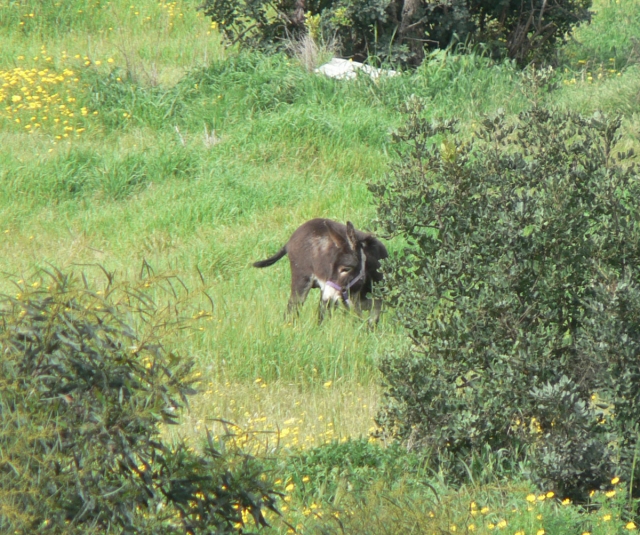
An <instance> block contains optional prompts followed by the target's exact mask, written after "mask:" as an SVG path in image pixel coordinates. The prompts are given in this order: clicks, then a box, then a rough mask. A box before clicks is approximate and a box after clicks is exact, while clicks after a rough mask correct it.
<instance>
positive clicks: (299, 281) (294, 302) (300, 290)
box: [287, 275, 312, 316]
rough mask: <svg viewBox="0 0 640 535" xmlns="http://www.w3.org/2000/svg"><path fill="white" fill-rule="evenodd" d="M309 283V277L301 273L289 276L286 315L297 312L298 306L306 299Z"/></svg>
mask: <svg viewBox="0 0 640 535" xmlns="http://www.w3.org/2000/svg"><path fill="white" fill-rule="evenodd" d="M311 285H312V282H311V278H310V277H304V276H301V275H298V276H296V275H293V276H292V277H291V296H290V297H289V304H288V305H287V315H288V316H291V315H293V314H297V313H298V308H300V307H301V306H302V305H303V304H304V302H305V300H306V299H307V295H308V294H309V290H310V289H311Z"/></svg>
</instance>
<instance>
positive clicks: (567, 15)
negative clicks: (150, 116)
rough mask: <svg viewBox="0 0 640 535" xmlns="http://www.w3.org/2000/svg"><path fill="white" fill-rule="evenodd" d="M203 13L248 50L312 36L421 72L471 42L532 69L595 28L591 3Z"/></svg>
mask: <svg viewBox="0 0 640 535" xmlns="http://www.w3.org/2000/svg"><path fill="white" fill-rule="evenodd" d="M202 7H203V9H204V11H205V13H206V14H207V15H209V16H211V17H212V19H213V20H214V21H215V22H217V23H218V24H219V25H220V27H221V29H222V31H223V33H224V34H225V36H226V37H227V39H228V40H229V41H231V42H233V43H236V42H240V43H242V44H244V45H246V46H248V47H259V48H262V49H277V48H283V47H285V46H286V41H287V39H290V38H296V37H298V36H299V35H301V34H303V33H305V32H309V33H310V34H311V35H312V36H314V38H315V37H316V36H322V37H323V38H324V39H325V40H331V39H336V40H337V41H338V43H339V45H340V50H341V53H342V54H343V55H344V56H349V57H354V58H356V59H364V58H367V57H370V56H375V57H377V58H379V59H383V60H385V59H386V60H392V61H394V62H395V61H400V62H402V63H410V64H417V63H420V62H421V61H422V60H423V59H424V51H425V48H428V49H433V48H444V47H447V46H449V45H451V44H453V43H455V42H468V41H471V42H474V43H482V44H483V45H485V46H487V47H488V49H489V51H490V52H491V53H492V54H494V55H498V56H508V57H509V58H511V59H515V60H517V61H518V62H519V63H527V62H529V61H532V60H540V59H544V58H546V57H548V56H549V55H550V54H551V53H552V52H553V51H554V49H555V47H556V46H557V44H558V43H560V42H564V41H565V40H566V38H567V36H568V35H570V34H571V31H572V30H573V28H574V27H575V26H576V25H578V24H580V23H581V22H584V21H587V20H589V18H590V14H589V11H588V9H589V7H591V0H554V1H552V2H547V1H546V0H536V1H535V2H531V3H520V2H492V1H489V0H474V1H472V2H468V1H463V0H452V1H451V0H446V1H445V0H439V1H436V2H433V1H427V0H309V1H305V0H278V1H276V2H271V1H267V0H243V1H242V2H238V1H236V0H205V2H204V4H203V6H202ZM314 34H317V35H314Z"/></svg>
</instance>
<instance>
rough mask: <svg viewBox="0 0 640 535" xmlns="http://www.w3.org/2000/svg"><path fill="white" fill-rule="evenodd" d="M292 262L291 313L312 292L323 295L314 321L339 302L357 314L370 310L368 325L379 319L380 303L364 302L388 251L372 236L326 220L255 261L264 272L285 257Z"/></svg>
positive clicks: (308, 224) (310, 223) (305, 226)
mask: <svg viewBox="0 0 640 535" xmlns="http://www.w3.org/2000/svg"><path fill="white" fill-rule="evenodd" d="M287 254H288V255H289V262H290V263H291V297H290V298H289V307H288V311H289V313H292V312H295V311H296V309H297V308H298V306H300V305H302V304H303V303H304V301H305V299H306V298H307V294H308V293H309V290H310V289H311V288H319V289H320V292H321V296H320V307H319V310H318V314H319V316H318V320H319V321H322V319H323V317H324V313H325V311H326V309H327V307H328V306H330V305H337V304H338V303H339V302H342V303H343V304H344V305H345V307H347V308H350V306H351V304H352V302H353V306H354V308H355V310H356V312H358V313H360V311H361V310H364V309H371V310H372V312H371V317H370V321H372V322H375V321H377V320H378V317H379V315H380V302H379V300H377V299H376V300H375V301H374V300H372V299H368V298H367V294H368V293H369V292H371V286H372V283H373V282H380V281H381V280H382V274H381V273H380V272H379V271H378V269H379V268H380V260H382V259H383V258H387V256H389V255H388V253H387V249H386V247H385V246H384V245H383V244H382V242H380V240H378V239H377V238H376V237H375V236H373V235H372V234H367V233H365V232H360V231H359V230H356V229H355V228H354V227H353V225H352V224H351V222H350V221H349V222H347V224H346V226H345V225H343V224H342V223H338V222H337V221H331V220H330V219H312V220H310V221H307V222H306V223H304V224H303V225H301V226H300V227H298V229H297V230H296V231H295V232H294V233H293V234H292V235H291V238H289V241H288V242H287V244H286V245H285V246H284V247H283V248H282V249H280V250H279V251H278V252H277V253H276V254H274V255H273V256H272V257H270V258H267V259H266V260H262V261H260V262H256V263H255V264H253V265H254V267H257V268H263V267H267V266H271V265H273V264H275V263H276V262H277V261H278V260H280V259H281V258H282V257H283V256H284V255H287Z"/></svg>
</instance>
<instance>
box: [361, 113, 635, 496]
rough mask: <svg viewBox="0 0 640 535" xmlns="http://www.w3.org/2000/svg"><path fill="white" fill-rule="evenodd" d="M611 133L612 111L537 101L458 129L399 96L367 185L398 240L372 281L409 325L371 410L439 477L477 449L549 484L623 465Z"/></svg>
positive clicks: (623, 314)
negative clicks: (558, 107)
mask: <svg viewBox="0 0 640 535" xmlns="http://www.w3.org/2000/svg"><path fill="white" fill-rule="evenodd" d="M620 137H621V130H620V119H611V118H608V117H605V116H602V115H595V116H594V117H592V118H584V117H582V116H580V115H577V114H574V113H565V112H557V111H556V112H552V111H549V110H545V109H541V108H534V109H532V110H530V111H527V112H524V113H522V114H521V115H520V116H519V117H518V120H517V121H507V120H506V119H505V118H504V117H502V116H499V115H498V116H496V117H494V118H490V119H485V120H484V121H483V122H482V124H481V125H478V127H477V128H476V129H475V130H474V132H473V134H472V135H471V136H469V135H466V136H462V135H460V133H459V132H458V130H457V128H456V125H455V123H453V122H445V123H439V124H431V123H428V122H427V121H425V120H423V119H421V118H420V114H419V107H414V108H413V109H412V112H411V114H410V118H409V121H408V124H407V126H406V127H405V128H403V129H402V130H401V131H400V132H399V133H398V135H397V141H398V142H399V147H400V153H401V157H402V162H401V163H400V164H399V165H398V166H397V167H396V168H395V170H394V173H393V175H392V176H391V177H390V178H389V179H388V181H386V182H382V183H380V184H377V185H374V186H372V188H371V189H372V191H373V192H374V194H375V196H376V198H377V201H378V205H379V208H378V213H379V220H380V224H381V225H382V227H383V228H384V229H385V230H386V231H387V232H390V233H394V234H399V235H402V236H404V237H405V238H406V240H407V242H408V245H407V247H406V248H405V249H404V250H402V251H401V252H400V253H399V254H397V255H395V256H394V257H393V258H392V259H391V260H390V261H389V262H388V263H387V264H386V268H385V270H386V273H385V276H386V279H385V280H386V282H385V290H384V291H385V293H386V298H387V300H389V301H390V302H391V303H392V304H393V305H394V306H395V307H396V311H397V315H398V317H399V319H400V320H401V321H402V323H403V324H404V326H405V328H406V330H407V333H408V334H409V336H410V338H411V340H412V346H411V349H410V350H409V351H408V352H402V353H399V354H395V355H389V356H388V357H387V358H385V359H384V361H383V362H382V372H383V375H384V382H385V385H386V403H385V405H384V407H383V409H382V410H381V412H380V414H379V415H378V422H379V424H380V425H381V426H382V428H383V429H384V431H385V432H386V433H387V434H389V435H392V436H395V437H397V438H398V439H400V440H402V441H403V442H405V443H406V444H407V445H408V446H409V447H411V448H424V449H428V450H430V451H432V452H433V454H434V458H435V459H436V460H437V462H439V463H440V464H441V465H443V466H445V467H448V468H449V469H450V473H451V474H453V475H454V476H455V477H458V478H462V477H464V475H465V473H466V470H467V467H468V466H470V465H471V464H472V463H473V461H474V459H477V458H479V457H481V456H482V454H483V451H484V450H485V449H486V448H487V447H488V448H489V449H490V451H492V452H493V454H497V453H498V452H500V455H501V456H502V458H503V459H504V458H507V459H509V460H511V461H512V462H517V461H521V460H523V459H524V458H528V459H529V460H530V461H531V463H530V466H531V470H532V474H533V476H534V477H535V478H536V480H537V481H539V482H540V483H541V484H542V485H544V486H545V487H546V488H552V489H554V490H556V492H557V493H558V494H560V495H565V496H574V497H580V496H581V495H582V493H583V492H585V491H587V490H589V489H593V488H596V487H597V486H598V485H600V484H602V483H603V482H604V481H605V480H606V479H607V478H609V477H611V476H612V475H613V474H614V473H618V474H623V473H626V474H627V475H631V471H632V468H631V467H632V464H633V458H634V454H635V450H636V445H637V443H638V440H637V438H638V435H637V433H638V430H637V422H638V421H639V420H640V390H638V389H637V384H638V379H639V378H640V285H639V284H640V267H639V266H640V210H639V209H638V204H637V199H638V198H640V176H638V174H637V172H636V169H635V166H634V165H633V164H632V163H631V160H630V158H632V156H633V154H632V152H631V151H629V152H627V153H624V152H622V153H621V152H618V153H616V152H615V150H614V149H615V147H616V144H617V143H618V142H619V140H620ZM465 465H466V466H465ZM636 486H637V484H636Z"/></svg>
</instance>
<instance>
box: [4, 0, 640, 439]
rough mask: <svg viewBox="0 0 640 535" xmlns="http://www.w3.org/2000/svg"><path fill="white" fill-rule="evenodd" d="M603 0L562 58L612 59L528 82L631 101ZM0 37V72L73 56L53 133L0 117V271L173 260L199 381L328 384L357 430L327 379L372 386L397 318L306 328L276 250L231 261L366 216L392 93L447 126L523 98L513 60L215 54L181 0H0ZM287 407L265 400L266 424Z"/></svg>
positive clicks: (239, 386)
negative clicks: (303, 232)
mask: <svg viewBox="0 0 640 535" xmlns="http://www.w3.org/2000/svg"><path fill="white" fill-rule="evenodd" d="M621 2H622V4H617V3H616V4H615V5H614V3H613V2H611V3H607V2H606V1H605V2H601V3H600V5H599V11H600V13H599V15H598V16H596V17H595V18H594V22H593V24H592V26H590V27H585V28H582V29H581V30H580V31H579V32H578V33H577V34H576V39H577V40H578V41H579V42H584V43H590V44H591V46H593V47H596V48H594V50H596V49H597V50H596V52H589V51H588V50H587V49H585V48H581V47H580V46H579V45H577V44H576V45H574V47H575V48H573V49H571V51H572V52H571V53H572V54H574V56H572V58H573V59H571V60H570V61H574V62H576V69H578V63H577V61H578V60H579V59H580V58H582V57H583V56H584V57H587V56H585V55H589V54H593V56H594V57H596V58H600V59H599V60H598V61H604V59H606V60H607V61H608V58H605V56H607V54H609V49H608V48H607V46H608V45H607V44H606V43H609V42H610V41H612V42H613V41H615V42H616V43H617V44H616V45H615V46H616V54H614V56H615V58H616V59H615V63H616V65H617V67H616V69H617V70H616V72H615V73H609V74H610V76H606V77H604V78H602V79H598V77H597V76H595V77H592V78H593V80H591V81H589V80H588V77H587V76H586V71H585V76H584V77H582V76H580V75H579V74H580V73H581V72H582V67H579V69H578V70H575V71H574V70H571V69H568V72H566V73H564V72H561V73H560V74H558V82H559V88H558V89H557V90H555V91H554V92H551V93H549V94H546V93H545V94H544V95H543V98H544V99H546V100H547V101H548V102H552V103H556V104H558V105H561V106H565V107H571V108H573V109H579V110H585V111H589V110H592V109H595V108H598V107H599V108H605V109H610V110H612V111H613V110H620V111H622V112H623V113H626V114H628V115H629V116H630V117H632V116H633V114H634V113H636V112H637V106H638V101H637V89H636V88H637V87H638V86H637V84H638V80H639V79H640V76H639V75H638V72H637V70H635V69H634V68H632V67H627V68H624V69H623V70H622V72H621V71H620V68H621V67H622V64H623V63H624V65H626V64H627V63H630V62H632V57H633V50H634V49H633V46H635V45H633V41H632V39H631V37H632V36H633V33H634V31H635V30H634V28H635V25H636V23H637V17H638V12H639V10H638V9H637V8H636V7H635V5H634V4H632V3H630V2H624V1H623V0H621ZM131 6H133V7H131ZM622 10H626V12H625V14H624V21H625V22H624V26H623V27H624V28H625V30H624V32H622V37H619V36H615V37H607V38H604V37H602V38H601V41H598V39H600V37H598V38H596V37H597V36H604V35H606V36H613V35H614V34H615V32H616V31H617V29H618V27H619V18H620V17H623V14H622ZM31 15H33V16H31ZM21 23H22V24H21ZM590 36H592V37H590ZM598 43H600V44H598ZM0 48H1V49H2V55H0V70H2V72H1V73H0V76H2V77H5V78H6V77H7V76H9V75H8V74H6V73H8V72H9V71H10V70H11V71H12V72H14V71H13V69H18V71H20V72H22V71H23V70H24V71H27V70H30V69H32V68H33V69H36V71H41V70H44V69H49V70H50V71H51V72H52V73H57V74H59V73H61V72H63V71H64V70H65V69H69V70H71V71H73V73H74V74H73V78H74V79H75V78H77V80H78V81H77V83H76V85H74V86H73V95H71V96H72V98H74V99H75V101H74V102H73V103H67V106H68V110H69V113H73V114H74V118H75V119H78V118H82V121H83V122H82V123H81V124H80V123H78V124H77V125H75V126H74V128H75V130H74V131H73V132H72V133H70V134H69V135H68V136H67V137H64V134H62V133H61V132H58V131H57V130H55V129H47V128H45V126H43V127H42V128H40V129H37V131H34V133H28V131H27V129H26V125H25V122H24V121H27V123H30V122H33V123H35V122H38V123H39V124H42V125H45V122H44V121H45V120H44V119H42V117H43V116H44V112H43V111H42V110H39V111H38V115H37V120H35V121H31V117H30V115H31V113H30V111H29V110H30V109H22V110H21V111H19V114H23V115H19V117H18V116H17V115H11V117H9V116H8V115H6V116H2V117H0V146H2V151H0V244H1V246H2V250H3V255H2V256H1V257H0V270H2V272H3V273H5V274H8V277H5V278H3V279H2V280H0V288H2V289H3V290H9V289H10V287H11V285H10V279H11V277H14V278H16V277H18V278H24V277H25V276H29V274H30V273H33V271H34V270H35V269H36V268H37V267H39V266H44V265H47V264H49V263H51V264H54V265H58V266H61V267H62V266H65V265H72V264H94V263H100V264H101V265H103V266H104V267H105V268H106V269H108V270H111V271H117V272H119V273H120V275H121V276H124V277H135V276H137V274H138V272H139V270H140V266H141V265H142V264H143V262H148V263H149V264H150V265H152V266H153V267H154V268H155V269H156V270H158V271H169V272H172V273H175V274H176V275H178V276H179V277H180V278H181V280H183V281H184V283H185V285H186V286H187V287H188V288H190V289H191V291H193V292H206V293H207V294H208V295H209V297H210V298H211V301H209V299H208V298H205V297H204V293H202V294H201V297H200V298H198V299H197V300H196V302H194V305H193V306H194V310H193V311H191V312H192V313H197V312H198V311H199V310H200V309H203V310H206V311H207V313H210V314H211V316H210V317H209V318H210V319H208V320H203V321H202V323H201V325H202V330H196V331H194V332H189V333H185V334H184V336H182V337H181V338H179V339H176V340H175V343H176V344H177V345H179V349H180V350H181V351H182V352H191V353H194V354H196V355H197V356H198V358H199V360H200V363H201V365H202V370H203V374H204V377H205V380H206V381H208V382H213V383H214V384H215V385H224V384H226V383H229V385H236V386H235V387H229V388H234V389H236V390H237V391H238V392H244V394H243V395H244V396H245V397H246V399H247V400H248V399H249V397H250V396H252V395H253V394H250V393H249V392H251V389H250V388H249V387H250V386H251V385H254V384H255V381H256V380H258V379H260V380H261V381H264V383H265V384H267V385H268V390H269V392H270V393H271V394H272V395H271V396H267V397H264V398H263V399H262V401H260V402H259V406H258V408H256V409H255V411H254V412H255V413H256V414H258V413H259V414H262V415H265V414H269V412H270V408H269V407H270V405H269V404H271V407H272V408H273V403H274V399H276V398H278V393H281V394H282V398H283V399H293V398H294V397H295V395H299V396H300V397H301V399H303V398H304V399H320V398H322V399H324V400H325V401H327V400H329V401H331V400H333V405H331V406H332V407H333V409H330V408H329V407H330V404H329V405H328V404H326V403H324V402H322V403H320V402H318V403H316V404H315V405H314V406H315V407H316V409H314V410H316V411H319V412H322V411H329V412H331V411H337V413H340V414H342V415H343V416H341V417H340V418H338V420H336V421H341V422H344V427H342V429H339V430H337V431H336V433H337V434H338V435H340V436H346V435H348V434H353V435H358V434H366V433H367V432H368V430H369V428H370V427H371V420H370V417H371V415H372V414H373V410H372V409H371V408H370V407H369V408H368V410H367V411H365V412H366V417H365V416H363V420H362V421H360V423H357V421H356V420H354V419H353V418H350V417H348V414H347V409H346V408H344V409H343V408H341V407H351V405H345V404H344V403H343V402H342V401H341V399H342V398H341V394H338V392H343V393H344V392H349V391H353V390H354V389H357V388H361V389H362V388H364V389H368V390H369V392H370V400H374V399H376V398H377V396H378V390H377V386H376V382H377V371H376V359H377V357H378V356H379V355H381V354H382V353H384V352H385V351H387V348H389V347H391V346H394V345H397V344H399V343H402V334H401V333H400V332H399V330H398V328H397V326H396V325H395V324H394V322H393V320H392V316H391V314H385V315H384V316H383V319H382V321H381V323H380V325H379V326H378V328H377V329H375V330H369V329H368V328H367V327H366V323H365V322H364V321H362V320H361V319H359V318H357V317H354V316H351V315H348V314H345V313H343V312H338V313H337V314H335V315H334V317H332V318H331V319H329V320H328V321H327V322H326V323H325V324H323V325H322V326H320V327H318V326H317V325H316V321H315V306H316V303H317V301H316V300H317V296H316V295H313V294H312V295H311V296H310V298H309V302H308V303H307V304H306V306H305V307H304V308H303V310H302V313H301V316H300V318H298V319H296V320H295V321H292V320H291V319H285V317H284V310H285V304H286V300H287V297H288V292H289V288H288V286H289V270H288V267H287V262H286V260H283V261H281V262H280V263H279V264H277V265H275V266H273V267H271V268H268V269H265V270H256V269H253V268H251V267H250V264H251V262H253V261H255V260H258V259H262V258H265V257H266V256H268V255H270V254H272V253H273V252H274V251H276V250H277V249H278V248H279V247H280V246H282V244H283V243H285V242H286V240H287V239H288V237H289V236H290V235H291V233H292V232H293V231H294V230H295V229H296V228H297V227H298V226H299V225H300V224H301V223H302V222H304V221H305V220H307V219H309V218H312V217H319V216H320V217H330V218H333V219H337V220H340V221H346V220H351V221H353V222H354V223H355V225H356V227H358V228H361V229H365V230H373V229H372V225H371V221H372V219H373V218H374V215H375V208H374V207H373V206H372V204H371V198H370V196H369V193H368V190H367V184H368V183H369V182H371V181H376V180H379V179H381V178H382V177H384V175H385V173H387V172H388V169H389V164H390V163H391V162H392V161H393V159H394V158H395V157H396V156H395V153H394V150H393V146H392V142H391V136H390V133H391V132H392V131H393V129H394V128H396V127H397V126H399V125H400V124H401V123H402V122H403V115H402V109H403V105H404V103H405V102H406V100H407V99H408V98H410V97H412V96H415V97H417V98H421V99H423V100H424V102H425V110H426V114H427V115H428V116H430V117H434V118H435V117H452V116H455V117H458V118H459V119H460V120H461V121H462V122H463V124H465V123H470V122H472V121H474V120H477V119H478V117H479V116H480V115H481V114H483V113H493V112H495V111H496V110H498V109H500V108H502V109H504V110H505V111H506V112H507V113H516V112H517V111H519V110H521V109H522V108H524V107H526V106H528V105H530V100H531V93H530V88H529V87H528V86H527V82H526V80H525V78H524V77H523V76H522V75H521V73H520V72H519V71H518V70H517V69H516V68H515V66H514V65H512V64H511V63H509V62H496V61H493V60H491V59H490V58H487V57H485V56H483V55H482V54H473V53H471V54H457V53H454V52H438V53H435V54H433V55H432V56H431V57H430V58H429V61H427V62H425V63H424V64H423V66H422V67H420V68H419V69H418V70H416V71H415V72H405V73H401V75H399V76H395V77H382V78H380V79H377V80H371V79H369V78H367V77H366V76H360V77H358V78H357V79H355V80H352V81H346V80H343V81H338V80H332V79H327V78H324V77H321V76H318V75H316V74H314V73H310V72H308V71H307V70H306V69H304V68H303V67H301V66H300V65H299V64H298V63H297V62H296V61H295V60H293V59H290V58H287V57H285V56H281V55H278V56H273V57H265V56H262V55H258V54H251V53H243V54H236V53H230V52H229V51H225V49H224V48H223V47H222V46H221V45H220V38H219V36H218V35H217V33H216V31H215V30H214V29H212V28H211V24H210V21H208V20H205V18H204V17H203V16H202V15H201V13H200V12H198V11H196V10H195V4H194V3H191V2H186V1H177V2H164V1H161V2H157V1H156V0H153V1H152V0H137V1H136V2H129V1H128V2H124V1H122V0H114V1H111V2H106V1H102V0H100V1H88V0H73V1H71V0H70V1H67V2H54V1H53V0H46V1H43V2H38V3H17V2H9V1H7V0H0ZM585 50H586V51H585ZM580 54H582V56H581V55H580ZM589 57H591V56H589ZM36 58H37V59H36ZM603 58H604V59H603ZM625 58H626V59H625ZM623 59H624V61H623ZM109 60H112V61H109ZM585 64H586V63H585ZM579 65H582V64H579ZM572 69H573V67H572ZM18 71H15V72H18ZM618 73H620V76H618ZM74 83H75V82H74ZM30 87H31V86H30ZM11 88H13V89H11ZM36 88H37V84H34V85H33V91H36V90H37V89H36ZM10 89H11V90H12V91H13V90H14V89H15V90H16V91H19V90H20V87H18V86H15V87H14V86H11V87H10ZM12 94H14V93H11V94H9V93H7V95H8V96H7V98H9V99H10V98H11V95H12ZM33 95H36V93H33ZM3 98H4V97H3ZM634 99H635V100H634ZM21 102H25V101H21ZM29 102H34V101H32V100H31V101H29ZM8 104H9V103H8V102H5V103H3V106H2V107H1V108H0V109H5V108H6V106H7V105H8ZM11 105H13V104H11ZM83 108H84V109H85V110H86V114H85V115H83V113H84V112H83V111H82V110H83ZM25 110H26V111H25ZM27 112H28V114H27ZM12 113H13V112H12ZM49 115H51V113H49ZM49 115H46V116H47V117H48V119H47V120H52V117H53V116H52V115H51V117H49ZM35 116H36V115H34V117H35ZM15 118H21V121H22V122H20V123H16V121H15ZM65 120H66V119H65ZM630 124H632V123H630ZM79 129H82V131H81V132H78V130H79ZM30 130H34V129H30ZM212 131H215V136H216V142H215V143H212V142H211V137H210V135H209V133H210V132H212ZM56 136H59V138H58V137H56ZM388 245H389V248H390V249H391V250H392V251H393V250H395V249H397V248H398V247H400V246H401V245H400V244H397V243H395V242H393V241H391V242H389V243H388ZM211 303H213V304H211ZM329 382H331V383H332V385H333V388H325V387H324V385H325V384H327V383H329ZM358 385H360V386H358ZM214 391H215V388H214ZM304 396H307V397H306V398H305V397H304ZM214 397H215V396H214V394H213V393H212V394H210V397H209V398H207V397H206V396H205V397H204V399H205V400H206V402H204V403H202V404H196V406H195V408H194V411H195V412H194V415H193V418H195V420H200V419H203V418H206V417H208V416H210V415H212V414H213V408H212V407H213V406H214V405H215V404H214V400H213V398H214ZM360 397H362V396H360ZM209 401H210V403H209ZM367 404H368V405H370V403H367ZM242 405H243V403H241V402H240V403H238V406H242ZM244 405H245V406H246V405H247V404H246V403H245V404H244ZM290 405H291V404H290ZM217 406H219V405H217ZM289 409H291V410H289ZM294 409H295V405H294V406H293V408H292V407H289V408H288V409H287V410H286V411H285V409H284V408H283V412H278V411H272V412H273V414H274V418H273V421H274V422H275V423H277V421H278V420H277V419H278V418H279V417H280V416H278V414H280V415H284V414H285V413H286V415H287V418H292V417H293V415H292V414H293V413H292V412H291V411H294V412H295V410H297V409H295V410H294ZM225 410H227V409H225ZM300 410H301V409H300ZM349 410H350V409H349ZM287 411H288V412H287ZM244 412H246V411H236V412H233V411H232V413H229V414H231V415H233V416H234V417H239V418H243V417H244ZM276 413H278V414H276ZM252 414H253V413H252ZM359 414H360V413H359ZM362 414H364V413H362ZM362 414H360V415H362ZM320 415H322V414H316V417H318V416H320ZM341 425H342V424H341Z"/></svg>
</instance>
